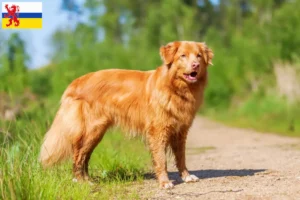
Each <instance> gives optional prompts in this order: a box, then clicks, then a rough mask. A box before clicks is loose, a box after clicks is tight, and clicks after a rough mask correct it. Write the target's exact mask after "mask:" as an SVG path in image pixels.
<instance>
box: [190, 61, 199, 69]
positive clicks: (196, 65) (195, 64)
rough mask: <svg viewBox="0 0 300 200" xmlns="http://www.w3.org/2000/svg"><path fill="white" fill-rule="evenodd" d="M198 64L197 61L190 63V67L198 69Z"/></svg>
mask: <svg viewBox="0 0 300 200" xmlns="http://www.w3.org/2000/svg"><path fill="white" fill-rule="evenodd" d="M199 65H200V64H199V63H197V62H193V63H192V68H193V69H198V68H199Z"/></svg>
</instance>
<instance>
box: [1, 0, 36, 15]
mask: <svg viewBox="0 0 300 200" xmlns="http://www.w3.org/2000/svg"><path fill="white" fill-rule="evenodd" d="M6 4H8V7H9V8H10V7H11V6H12V5H13V4H14V5H17V6H19V7H20V13H42V2H2V13H7V10H6V8H5V5H6Z"/></svg>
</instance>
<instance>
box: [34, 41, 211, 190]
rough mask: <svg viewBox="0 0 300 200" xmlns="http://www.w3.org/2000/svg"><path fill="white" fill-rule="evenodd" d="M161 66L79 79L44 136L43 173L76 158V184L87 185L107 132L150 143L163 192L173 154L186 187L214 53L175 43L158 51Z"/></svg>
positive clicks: (196, 44) (192, 179)
mask: <svg viewBox="0 0 300 200" xmlns="http://www.w3.org/2000/svg"><path fill="white" fill-rule="evenodd" d="M160 56H161V58H162V61H163V64H162V65H161V66H160V67H158V68H156V70H151V71H137V70H121V69H108V70H100V71H97V72H93V73H88V74H86V75H84V76H82V77H79V78H77V79H75V80H74V81H73V82H72V83H71V84H70V85H69V86H68V87H67V89H66V90H65V92H64V94H63V95H62V99H61V105H60V108H59V110H58V112H57V113H56V116H55V119H54V121H53V123H52V125H51V127H50V129H49V130H48V132H47V133H46V135H45V138H44V142H43V144H42V147H41V152H40V157H39V160H40V162H41V163H42V165H43V167H44V168H47V167H49V166H52V165H54V164H56V163H58V162H59V161H61V160H63V159H65V158H68V157H73V174H74V177H75V180H78V181H80V180H81V181H85V180H89V174H88V163H89V160H90V157H91V154H92V152H93V150H94V149H95V147H96V146H97V144H98V143H99V142H100V141H101V139H102V138H103V136H104V134H105V132H106V131H107V129H108V128H110V127H112V126H118V127H121V129H123V130H124V131H127V132H130V133H131V134H134V135H135V134H140V135H142V136H144V137H145V138H146V141H147V144H148V146H149V149H150V151H151V155H152V161H153V167H154V171H155V175H156V178H157V180H158V182H159V186H160V187H161V188H172V187H174V185H173V183H172V182H171V181H170V180H169V178H168V174H167V166H166V151H167V150H168V148H169V147H170V149H171V150H172V152H173V153H174V158H175V162H176V166H177V168H178V171H179V173H180V176H181V178H182V179H183V181H185V182H195V181H198V180H199V178H198V177H196V176H195V175H190V174H189V172H188V170H187V167H186V162H185V144H186V138H187V134H188V130H189V128H190V127H191V125H192V122H193V119H194V118H195V115H196V112H197V110H198V108H199V107H200V105H201V104H202V102H203V95H204V89H205V87H206V85H207V79H208V76H207V68H208V66H209V65H212V58H213V56H214V55H213V52H212V50H211V49H210V48H208V47H207V45H206V44H205V43H200V42H193V41H175V42H170V43H168V44H167V45H165V46H161V47H160Z"/></svg>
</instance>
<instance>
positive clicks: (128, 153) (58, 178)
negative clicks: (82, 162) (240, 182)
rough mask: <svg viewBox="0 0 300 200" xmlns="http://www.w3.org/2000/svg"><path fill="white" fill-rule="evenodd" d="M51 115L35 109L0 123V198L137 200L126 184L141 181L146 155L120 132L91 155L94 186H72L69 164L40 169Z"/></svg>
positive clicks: (109, 136) (108, 137)
mask: <svg viewBox="0 0 300 200" xmlns="http://www.w3.org/2000/svg"><path fill="white" fill-rule="evenodd" d="M55 111H56V110H55V109H53V110H51V111H50V112H49V111H48V110H47V109H46V108H44V109H41V108H36V109H33V110H32V111H31V112H28V113H26V114H25V115H24V116H23V117H22V118H19V119H18V120H17V121H15V122H11V123H4V122H0V123H1V124H0V125H1V127H2V128H1V132H2V133H1V137H0V142H1V149H0V168H1V172H0V199H138V198H139V195H138V193H137V191H135V190H134V189H131V190H128V188H131V187H128V185H130V184H132V182H133V181H135V182H139V181H141V180H142V179H143V175H144V173H145V172H146V171H148V170H149V168H148V167H147V166H151V165H150V155H149V153H148V151H147V150H146V148H145V145H144V144H143V143H142V142H141V141H140V140H137V139H131V140H129V139H128V138H126V137H125V136H123V135H122V134H120V133H119V132H118V131H110V132H108V133H107V134H106V135H105V137H104V139H103V141H102V142H101V143H100V144H99V145H98V147H97V148H96V149H95V151H94V153H93V155H92V158H91V163H90V174H91V175H92V177H94V178H95V180H96V181H97V183H96V184H94V185H92V186H91V185H89V184H88V183H73V182H72V164H71V162H70V161H67V162H65V163H63V164H62V165H60V166H57V167H54V168H52V169H50V170H43V169H42V168H41V166H40V164H39V163H38V161H37V157H38V153H39V149H40V145H41V141H42V138H43V135H44V133H45V132H46V130H47V128H48V127H49V125H50V123H51V119H52V118H53V116H54V113H55Z"/></svg>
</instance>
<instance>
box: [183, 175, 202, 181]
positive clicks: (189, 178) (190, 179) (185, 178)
mask: <svg viewBox="0 0 300 200" xmlns="http://www.w3.org/2000/svg"><path fill="white" fill-rule="evenodd" d="M183 181H184V182H186V183H191V182H197V181H199V178H198V177H197V176H195V175H188V176H186V177H184V178H183Z"/></svg>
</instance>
